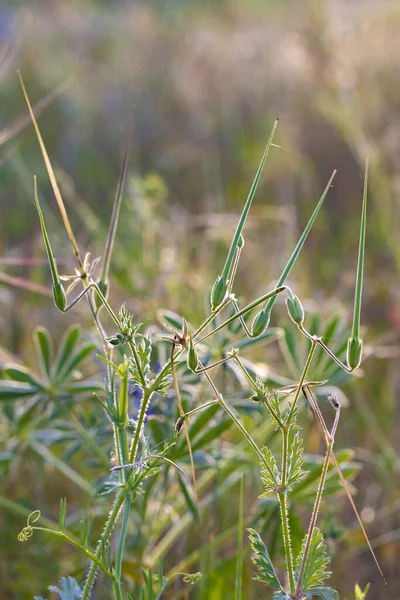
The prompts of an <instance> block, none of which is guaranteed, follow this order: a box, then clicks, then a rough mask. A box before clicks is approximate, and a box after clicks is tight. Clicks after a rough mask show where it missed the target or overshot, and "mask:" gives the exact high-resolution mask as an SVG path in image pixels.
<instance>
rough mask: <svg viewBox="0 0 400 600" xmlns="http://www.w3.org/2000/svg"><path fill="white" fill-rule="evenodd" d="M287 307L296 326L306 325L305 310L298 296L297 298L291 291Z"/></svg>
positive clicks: (289, 291) (287, 299)
mask: <svg viewBox="0 0 400 600" xmlns="http://www.w3.org/2000/svg"><path fill="white" fill-rule="evenodd" d="M286 307H287V310H288V313H289V317H290V318H291V319H292V321H293V322H294V323H296V325H302V324H303V323H304V308H303V305H302V303H301V302H300V300H299V298H298V296H295V295H294V294H293V293H292V291H291V290H290V289H288V296H287V298H286Z"/></svg>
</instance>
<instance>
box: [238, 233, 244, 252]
mask: <svg viewBox="0 0 400 600" xmlns="http://www.w3.org/2000/svg"><path fill="white" fill-rule="evenodd" d="M236 246H237V248H240V249H242V248H243V246H244V237H243V236H242V235H240V236H239V240H238V243H237V244H236Z"/></svg>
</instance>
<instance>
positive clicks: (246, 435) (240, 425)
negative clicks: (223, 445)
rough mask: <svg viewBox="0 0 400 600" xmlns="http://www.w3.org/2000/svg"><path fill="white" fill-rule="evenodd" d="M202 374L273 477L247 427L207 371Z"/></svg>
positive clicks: (218, 400)
mask: <svg viewBox="0 0 400 600" xmlns="http://www.w3.org/2000/svg"><path fill="white" fill-rule="evenodd" d="M199 364H200V365H201V362H200V361H199ZM204 375H205V376H206V378H207V381H208V383H209V384H210V387H211V389H212V390H213V392H214V394H215V398H216V400H217V402H218V403H219V404H220V406H222V408H223V409H224V411H225V412H226V413H227V414H228V415H229V416H230V418H231V419H232V421H233V422H234V423H235V425H236V427H237V428H238V429H240V431H241V433H242V435H243V436H244V437H245V438H246V440H247V441H248V443H249V444H250V446H251V447H252V448H253V450H254V451H255V453H256V454H257V456H258V458H259V459H260V461H261V462H262V463H263V465H265V468H266V469H267V471H268V473H269V474H270V475H271V477H275V475H274V473H273V472H272V469H271V467H270V466H269V464H268V461H267V460H266V458H265V456H264V454H263V453H262V452H261V450H260V448H259V447H258V446H257V444H256V443H255V441H254V440H253V438H252V437H251V435H250V434H249V432H248V431H247V429H246V428H245V427H244V425H242V423H241V422H240V421H239V419H238V418H237V416H236V415H235V413H234V412H233V411H232V410H231V409H230V408H229V406H228V405H227V403H226V402H225V400H224V399H223V397H222V394H220V393H219V391H218V390H217V388H216V386H215V384H214V382H213V380H212V379H211V377H210V376H209V374H208V373H207V371H205V372H204Z"/></svg>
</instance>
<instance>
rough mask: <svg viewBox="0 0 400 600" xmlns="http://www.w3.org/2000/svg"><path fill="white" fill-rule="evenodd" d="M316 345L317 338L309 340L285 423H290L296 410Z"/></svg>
mask: <svg viewBox="0 0 400 600" xmlns="http://www.w3.org/2000/svg"><path fill="white" fill-rule="evenodd" d="M317 343H318V339H317V338H313V339H312V340H311V347H310V351H309V353H308V356H307V360H306V364H305V365H304V369H303V372H302V374H301V377H300V381H299V383H298V386H297V389H296V394H295V396H294V400H293V402H292V406H291V408H290V412H289V416H288V418H287V421H286V422H287V423H289V424H290V423H291V421H292V418H293V415H294V411H295V410H296V407H297V403H298V401H299V398H300V394H301V392H302V389H303V385H304V382H305V380H306V377H307V372H308V369H309V368H310V365H311V362H312V359H313V357H314V353H315V350H316V348H317Z"/></svg>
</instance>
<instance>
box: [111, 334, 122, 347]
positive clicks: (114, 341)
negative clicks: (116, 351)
mask: <svg viewBox="0 0 400 600" xmlns="http://www.w3.org/2000/svg"><path fill="white" fill-rule="evenodd" d="M108 341H109V342H110V344H111V345H112V346H119V344H120V343H121V340H120V339H119V338H118V337H117V336H115V337H113V338H111V339H110V340H108Z"/></svg>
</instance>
